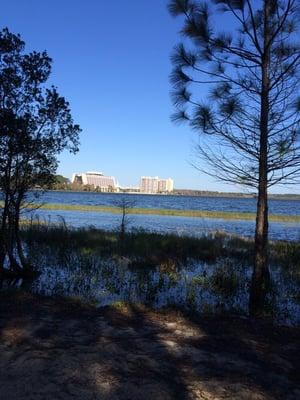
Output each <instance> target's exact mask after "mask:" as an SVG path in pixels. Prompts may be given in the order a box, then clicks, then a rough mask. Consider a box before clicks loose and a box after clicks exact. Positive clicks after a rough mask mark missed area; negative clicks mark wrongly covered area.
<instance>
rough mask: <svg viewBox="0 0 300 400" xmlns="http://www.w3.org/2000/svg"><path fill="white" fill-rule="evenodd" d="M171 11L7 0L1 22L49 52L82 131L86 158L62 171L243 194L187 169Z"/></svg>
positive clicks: (153, 6)
mask: <svg viewBox="0 0 300 400" xmlns="http://www.w3.org/2000/svg"><path fill="white" fill-rule="evenodd" d="M166 4H167V1H166V0H151V1H150V0H114V1H105V0H85V1H84V0H60V1H58V0H51V1H43V0H26V1H25V0H10V1H9V2H8V1H6V2H3V4H2V5H1V15H0V21H1V26H2V27H5V26H7V27H8V28H9V29H10V30H11V31H13V32H14V33H20V34H21V36H22V38H23V39H24V40H25V42H26V44H27V49H28V50H32V49H34V50H44V49H46V50H47V52H48V53H49V55H50V56H51V57H52V58H53V61H54V63H53V74H52V78H51V83H54V84H55V85H56V86H57V87H58V88H59V91H60V93H61V94H62V95H64V96H65V97H66V98H67V99H68V100H69V101H70V103H71V108H72V112H73V116H74V119H75V121H76V122H78V123H79V124H80V125H81V128H82V129H83V132H82V136H81V146H80V152H79V153H78V154H77V155H76V156H73V155H72V156H71V155H69V154H62V155H61V156H60V166H59V170H58V172H59V173H61V174H63V175H65V176H68V177H70V176H71V174H72V172H83V171H87V170H100V171H103V172H104V173H106V174H109V175H114V176H115V177H116V178H117V180H118V181H119V182H120V184H121V185H137V184H138V180H139V177H140V175H159V176H161V177H172V178H174V180H175V187H177V188H194V189H203V190H226V191H230V190H235V191H237V190H240V188H234V187H230V186H228V185H221V184H220V183H219V182H215V181H214V180H213V179H212V178H209V177H207V176H205V175H203V174H201V173H200V172H198V171H196V170H195V169H194V168H193V167H192V166H191V165H190V162H191V161H192V159H193V156H192V153H193V142H194V141H196V140H197V137H196V134H195V133H194V132H191V131H190V129H189V128H188V126H185V127H178V126H174V125H173V124H172V123H171V121H170V114H171V112H172V105H171V102H170V97H169V92H170V84H169V74H170V71H171V64H170V60H169V56H170V53H171V50H172V48H173V46H174V45H175V44H176V43H177V42H178V41H179V36H178V31H179V29H180V21H179V20H174V19H173V18H171V17H170V16H169V14H168V12H167V10H166ZM295 189H296V188H294V189H292V190H291V191H293V192H296V191H297V190H295ZM284 191H285V192H287V191H288V190H287V189H286V188H285V189H284Z"/></svg>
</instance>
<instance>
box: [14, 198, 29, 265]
mask: <svg viewBox="0 0 300 400" xmlns="http://www.w3.org/2000/svg"><path fill="white" fill-rule="evenodd" d="M14 222H15V226H14V228H15V240H16V246H17V252H18V256H19V259H20V262H21V265H22V268H23V271H24V273H26V272H30V271H31V268H30V266H29V263H28V261H27V258H26V257H25V254H24V251H23V246H22V240H21V237H20V206H19V204H17V205H16V206H15V221H14Z"/></svg>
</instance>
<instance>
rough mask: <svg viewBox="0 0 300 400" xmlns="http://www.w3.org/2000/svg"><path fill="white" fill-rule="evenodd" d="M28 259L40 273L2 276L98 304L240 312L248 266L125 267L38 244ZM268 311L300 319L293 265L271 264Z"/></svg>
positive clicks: (226, 262)
mask: <svg viewBox="0 0 300 400" xmlns="http://www.w3.org/2000/svg"><path fill="white" fill-rule="evenodd" d="M34 258H35V259H34V260H33V262H34V263H35V264H36V265H40V270H41V274H40V276H39V277H38V278H37V279H36V280H34V281H32V282H22V280H18V281H15V282H10V283H9V282H6V283H5V284H3V285H4V286H3V287H6V288H9V287H11V288H13V287H16V286H17V287H22V288H25V289H27V290H30V291H31V292H34V293H39V294H43V295H51V296H52V295H64V296H76V297H79V298H81V299H83V300H88V301H95V302H96V303H97V304H98V305H99V306H104V305H107V304H111V303H114V302H117V301H125V302H138V303H143V304H146V305H148V306H151V307H154V308H157V309H158V308H162V307H166V306H168V307H170V306H176V307H179V308H183V309H185V310H189V311H197V312H214V313H218V312H226V311H228V312H229V311H230V312H231V313H232V312H234V313H239V314H246V313H247V304H248V288H249V281H250V271H251V269H250V267H249V266H248V265H245V264H243V263H241V262H237V261H234V260H232V259H223V260H222V261H219V262H217V263H215V264H208V263H204V262H199V261H197V262H196V261H194V260H189V261H187V262H186V263H185V264H184V265H177V264H172V263H171V264H166V265H164V264H162V265H160V266H158V267H156V268H153V267H147V266H146V265H145V266H143V267H142V268H132V267H130V264H129V260H128V259H126V258H119V259H100V258H99V257H96V256H95V255H88V256H86V255H81V254H78V253H76V252H72V251H70V252H65V253H61V254H60V253H59V252H56V253H55V251H53V249H52V250H49V248H47V247H45V248H39V250H38V251H37V252H35V254H34ZM271 275H272V288H271V291H270V294H269V297H268V310H269V314H270V316H272V317H274V318H275V319H276V320H277V322H280V323H285V324H292V325H294V324H299V323H300V298H299V289H300V279H299V274H297V272H296V271H292V270H290V269H289V270H284V269H282V268H279V267H276V266H273V267H272V268H271Z"/></svg>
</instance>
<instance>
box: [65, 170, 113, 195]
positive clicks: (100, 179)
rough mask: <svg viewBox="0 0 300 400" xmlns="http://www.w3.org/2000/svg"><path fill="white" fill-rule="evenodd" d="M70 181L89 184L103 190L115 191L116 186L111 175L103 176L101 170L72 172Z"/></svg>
mask: <svg viewBox="0 0 300 400" xmlns="http://www.w3.org/2000/svg"><path fill="white" fill-rule="evenodd" d="M72 183H79V184H81V185H91V186H94V187H95V188H98V189H100V190H101V191H103V192H108V191H115V190H116V188H117V185H116V181H115V178H114V177H113V176H105V175H103V173H102V172H96V171H92V172H85V173H81V174H73V176H72Z"/></svg>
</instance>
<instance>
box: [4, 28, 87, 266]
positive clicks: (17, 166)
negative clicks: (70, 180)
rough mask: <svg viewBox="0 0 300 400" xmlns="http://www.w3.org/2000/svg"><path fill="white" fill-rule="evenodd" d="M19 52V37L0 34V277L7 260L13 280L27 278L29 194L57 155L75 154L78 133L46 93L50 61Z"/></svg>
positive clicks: (52, 93)
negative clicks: (24, 217)
mask: <svg viewBox="0 0 300 400" xmlns="http://www.w3.org/2000/svg"><path fill="white" fill-rule="evenodd" d="M24 48H25V43H24V42H23V41H22V40H21V38H20V36H19V35H15V34H13V33H11V32H9V30H8V29H3V30H2V31H1V32H0V190H1V192H2V196H3V207H2V213H1V229H0V271H1V272H2V273H4V272H5V269H4V263H5V259H6V257H7V258H8V260H9V269H10V271H11V272H13V273H14V274H27V273H31V268H30V266H29V265H28V263H27V260H26V256H25V254H24V252H23V248H22V243H21V238H20V229H19V228H20V213H21V210H22V208H24V207H26V199H27V194H28V191H29V190H30V189H33V188H34V187H36V186H42V187H44V186H47V185H49V184H50V183H51V182H52V180H53V176H54V174H55V171H56V168H57V155H58V154H59V153H60V152H61V151H63V150H65V149H67V150H69V151H71V152H76V151H77V149H78V144H79V141H78V138H79V133H80V128H79V126H78V125H75V124H74V123H73V119H72V116H71V113H70V109H69V104H68V102H67V101H66V100H65V99H64V98H63V97H61V96H60V95H59V94H58V92H57V90H56V88H55V87H53V86H52V87H50V88H47V87H45V83H46V81H47V79H48V78H49V75H50V73H51V63H52V61H51V59H50V58H49V57H48V55H47V53H46V52H42V53H38V52H32V53H25V51H24Z"/></svg>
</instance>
